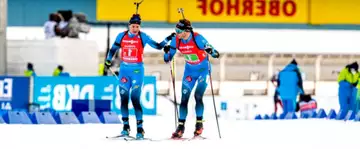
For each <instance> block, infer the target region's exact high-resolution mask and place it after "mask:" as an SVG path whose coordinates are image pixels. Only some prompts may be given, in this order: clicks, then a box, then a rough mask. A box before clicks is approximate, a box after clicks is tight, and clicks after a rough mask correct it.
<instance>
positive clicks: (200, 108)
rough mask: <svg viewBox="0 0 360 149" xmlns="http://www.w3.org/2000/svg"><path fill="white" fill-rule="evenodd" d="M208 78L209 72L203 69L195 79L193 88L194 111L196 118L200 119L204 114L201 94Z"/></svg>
mask: <svg viewBox="0 0 360 149" xmlns="http://www.w3.org/2000/svg"><path fill="white" fill-rule="evenodd" d="M208 79H209V72H208V71H204V72H202V73H201V74H200V76H199V78H198V79H197V86H196V90H195V95H194V97H195V101H196V104H195V111H196V119H197V120H202V119H203V114H204V102H203V96H204V93H205V90H206V87H207V85H208Z"/></svg>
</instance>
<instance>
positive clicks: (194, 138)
mask: <svg viewBox="0 0 360 149" xmlns="http://www.w3.org/2000/svg"><path fill="white" fill-rule="evenodd" d="M205 139H206V137H203V136H194V137H192V138H190V139H188V141H191V140H205Z"/></svg>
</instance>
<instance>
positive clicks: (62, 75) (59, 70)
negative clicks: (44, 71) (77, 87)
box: [53, 65, 70, 77]
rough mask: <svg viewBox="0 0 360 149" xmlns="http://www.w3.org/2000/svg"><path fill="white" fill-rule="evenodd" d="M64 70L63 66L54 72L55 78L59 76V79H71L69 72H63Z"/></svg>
mask: <svg viewBox="0 0 360 149" xmlns="http://www.w3.org/2000/svg"><path fill="white" fill-rule="evenodd" d="M63 70H64V67H63V66H61V65H59V66H57V67H56V69H55V70H54V72H53V76H54V77H57V76H59V77H70V74H69V73H68V72H63Z"/></svg>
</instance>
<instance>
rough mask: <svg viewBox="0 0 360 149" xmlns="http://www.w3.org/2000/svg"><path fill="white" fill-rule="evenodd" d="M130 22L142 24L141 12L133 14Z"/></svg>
mask: <svg viewBox="0 0 360 149" xmlns="http://www.w3.org/2000/svg"><path fill="white" fill-rule="evenodd" d="M129 24H139V25H140V24H141V18H140V15H139V14H133V16H132V17H131V18H130V20H129Z"/></svg>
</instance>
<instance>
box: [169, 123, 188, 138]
mask: <svg viewBox="0 0 360 149" xmlns="http://www.w3.org/2000/svg"><path fill="white" fill-rule="evenodd" d="M184 131H185V126H184V123H181V122H180V123H179V126H178V127H177V128H176V131H175V132H174V133H173V134H172V136H171V138H172V139H180V138H181V137H182V136H183V134H184Z"/></svg>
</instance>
